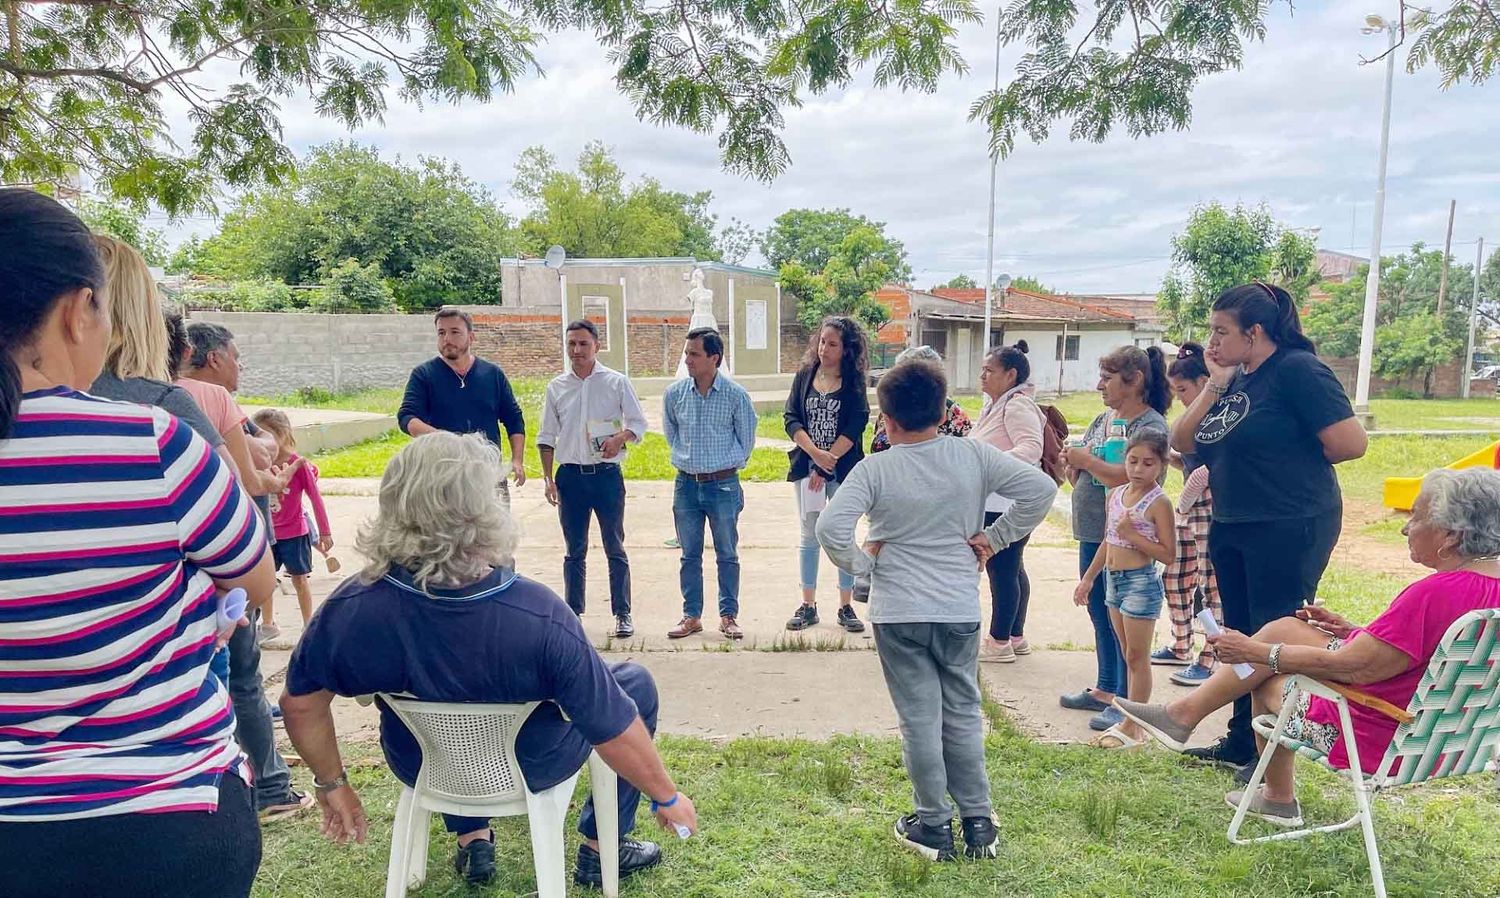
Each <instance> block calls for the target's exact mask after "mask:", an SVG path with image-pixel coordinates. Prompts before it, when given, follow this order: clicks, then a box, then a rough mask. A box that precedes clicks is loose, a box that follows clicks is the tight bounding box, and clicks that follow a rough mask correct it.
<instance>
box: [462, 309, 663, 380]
mask: <svg viewBox="0 0 1500 898" xmlns="http://www.w3.org/2000/svg"><path fill="white" fill-rule="evenodd" d="M688 321H689V316H687V315H632V316H631V317H630V322H629V324H628V327H629V328H630V334H629V343H630V375H631V376H632V377H652V376H656V375H662V374H671V373H672V372H674V371H676V370H677V361H678V359H679V358H681V356H682V343H683V340H684V339H686V337H687V332H688ZM561 327H562V322H561V320H560V319H558V317H557V316H555V315H517V314H496V315H475V316H474V332H475V343H474V352H475V353H476V354H477V355H480V356H483V357H484V358H487V359H490V360H491V361H493V362H495V363H496V364H498V365H500V366H502V367H503V368H505V371H506V373H507V374H514V375H516V376H528V375H552V374H556V373H557V372H559V371H560V370H562V342H561V337H560V336H559V334H560V328H561Z"/></svg>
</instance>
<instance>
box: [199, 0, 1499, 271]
mask: <svg viewBox="0 0 1500 898" xmlns="http://www.w3.org/2000/svg"><path fill="white" fill-rule="evenodd" d="M1367 11H1368V10H1367V9H1366V8H1365V5H1364V4H1362V3H1355V2H1353V0H1335V2H1332V3H1330V4H1329V5H1327V6H1321V7H1318V8H1316V9H1314V10H1300V11H1298V12H1297V13H1296V14H1295V16H1292V15H1289V14H1288V13H1287V12H1285V11H1284V10H1283V11H1280V12H1277V13H1275V14H1273V15H1272V19H1271V23H1270V31H1269V34H1268V37H1267V41H1266V42H1265V43H1264V44H1256V45H1252V46H1250V47H1249V48H1248V51H1247V54H1246V59H1245V65H1244V68H1243V69H1242V70H1240V71H1237V72H1228V73H1224V74H1222V75H1218V76H1215V77H1213V78H1210V79H1208V80H1207V81H1205V82H1204V83H1202V84H1201V85H1200V87H1199V90H1198V91H1197V94H1196V95H1195V98H1194V99H1195V107H1194V115H1193V122H1192V127H1191V129H1190V130H1189V131H1186V132H1182V133H1171V134H1165V135H1157V136H1153V137H1149V138H1143V139H1139V140H1132V139H1130V138H1129V137H1128V136H1126V135H1124V134H1123V133H1121V134H1120V135H1118V136H1115V137H1112V138H1111V139H1110V140H1108V141H1107V142H1105V143H1103V144H1099V145H1095V144H1087V143H1083V144H1079V143H1071V142H1069V141H1068V140H1067V139H1066V133H1067V124H1066V123H1059V124H1058V125H1057V126H1056V127H1055V128H1054V136H1053V137H1052V138H1051V139H1049V140H1047V141H1045V142H1044V143H1042V144H1041V145H1031V144H1029V143H1023V144H1021V145H1019V146H1018V147H1017V150H1016V152H1015V153H1014V154H1013V155H1012V156H1011V157H1010V158H1008V159H1006V160H1003V161H1002V163H1001V166H1000V171H999V180H998V192H999V201H998V208H997V226H996V247H997V257H998V259H999V261H998V262H997V265H999V266H1002V270H1008V271H1010V273H1012V274H1017V275H1019V274H1030V275H1033V276H1037V277H1040V278H1041V279H1043V280H1045V281H1047V282H1048V283H1050V284H1053V285H1054V286H1056V287H1058V288H1061V289H1067V290H1075V291H1080V292H1083V291H1091V290H1097V291H1105V290H1109V291H1120V292H1126V291H1148V290H1152V289H1154V288H1155V287H1156V285H1157V284H1158V283H1159V281H1160V277H1161V274H1162V272H1163V271H1164V270H1165V268H1166V266H1167V261H1166V257H1167V256H1168V255H1169V253H1170V238H1171V235H1172V234H1173V233H1174V231H1176V230H1177V229H1178V228H1180V227H1181V225H1182V223H1183V222H1184V221H1185V219H1186V217H1187V214H1188V212H1189V211H1190V209H1191V207H1192V206H1193V205H1195V204H1198V203H1205V202H1210V201H1214V200H1218V201H1221V202H1226V203H1234V202H1240V201H1243V202H1245V203H1250V204H1254V203H1260V202H1265V203H1268V204H1269V205H1270V206H1271V208H1272V211H1273V212H1274V213H1275V214H1276V215H1277V216H1278V218H1280V219H1281V220H1283V221H1285V222H1287V223H1289V224H1292V225H1295V226H1301V227H1320V228H1322V243H1323V245H1324V246H1327V247H1329V248H1337V249H1346V250H1347V249H1351V248H1352V249H1353V250H1354V251H1356V252H1359V253H1361V254H1363V253H1364V252H1366V251H1367V248H1368V239H1369V224H1370V217H1371V213H1372V207H1373V197H1374V190H1375V171H1376V156H1377V141H1378V138H1379V126H1380V121H1379V117H1380V102H1381V91H1382V88H1383V77H1384V71H1383V65H1382V64H1375V65H1361V64H1360V58H1361V54H1364V55H1366V56H1372V55H1374V54H1376V53H1378V52H1379V51H1380V49H1382V47H1381V44H1382V39H1381V38H1380V37H1379V36H1365V35H1362V34H1361V33H1360V31H1359V28H1360V25H1361V24H1362V21H1363V17H1364V14H1365V13H1366V12H1367ZM961 45H962V48H963V51H964V53H965V55H966V58H967V59H968V61H969V63H970V65H971V66H972V69H971V71H970V72H969V73H968V74H967V75H965V76H963V77H957V78H951V77H950V78H949V79H948V80H946V81H945V82H944V83H943V85H942V87H941V88H940V89H939V91H938V92H937V93H936V94H933V95H925V94H904V93H901V92H899V91H893V90H891V91H880V90H875V89H873V88H872V87H870V86H869V85H868V84H867V83H865V82H860V83H858V84H856V85H854V86H851V87H850V88H849V89H847V90H844V91H839V92H835V93H832V94H829V95H827V96H824V97H813V98H809V99H808V101H807V103H806V105H804V106H803V107H801V108H797V109H790V110H787V112H786V120H787V128H786V131H785V134H784V137H785V140H786V142H787V146H788V148H789V149H790V151H791V154H792V166H791V168H790V170H789V171H788V172H787V173H786V174H784V175H783V176H782V177H781V178H779V179H777V180H776V181H775V182H774V183H771V184H761V183H757V182H754V181H748V180H745V179H742V178H739V177H736V176H733V175H729V174H726V173H725V172H723V171H722V170H721V169H720V167H719V160H718V147H717V140H716V137H715V136H714V135H711V134H694V133H690V132H686V131H680V130H675V129H666V128H661V127H657V126H654V125H652V124H650V123H648V122H642V121H639V120H637V118H636V116H635V114H634V110H633V109H632V108H631V106H630V103H629V101H628V100H627V99H626V98H625V97H624V96H622V95H621V94H620V93H618V92H617V91H616V90H615V87H614V82H613V77H612V70H611V68H610V66H609V64H608V61H607V60H606V59H605V58H604V55H603V52H602V51H601V50H600V49H599V47H598V45H597V44H596V43H595V42H594V40H593V39H592V37H590V36H589V35H585V34H581V33H564V34H559V35H555V36H554V37H553V38H552V39H551V40H550V41H549V43H548V44H547V45H546V46H544V47H543V48H542V49H541V52H540V53H539V58H540V61H541V63H542V66H543V68H544V69H545V71H546V75H545V77H543V78H534V79H531V80H528V81H526V82H524V83H522V84H521V85H519V87H518V90H517V91H516V93H514V94H510V95H503V96H500V97H498V98H497V99H496V100H495V101H494V102H492V103H490V104H488V105H477V104H469V105H464V106H460V107H452V106H448V105H446V104H429V105H428V106H427V107H426V108H425V109H420V110H419V109H417V108H415V107H409V106H404V105H393V106H392V109H391V110H390V112H389V113H388V115H387V116H386V121H385V123H384V125H383V126H378V127H370V128H364V129H361V130H359V131H358V132H356V133H355V134H354V135H353V137H354V138H355V139H357V140H360V141H362V142H366V143H370V144H374V145H376V146H378V147H380V148H381V149H382V150H383V151H385V152H387V153H390V154H397V153H399V154H400V155H402V156H404V157H407V158H411V157H414V156H417V155H440V156H446V157H449V158H451V159H454V160H455V161H457V162H458V163H459V164H460V165H462V166H463V168H464V170H465V171H466V172H468V174H469V175H470V176H472V177H474V178H475V179H476V180H478V181H480V182H482V183H484V184H486V185H487V186H489V187H490V189H492V190H493V191H494V192H495V194H496V195H497V196H498V197H500V198H501V199H502V200H503V201H505V203H506V205H507V207H508V208H509V209H510V210H511V211H512V212H515V211H519V205H518V204H517V203H516V202H515V200H514V198H513V197H511V195H510V180H511V177H512V170H513V166H514V162H515V159H516V157H517V155H518V154H519V153H520V151H521V150H522V149H524V148H525V147H527V146H530V145H533V144H541V145H543V146H545V147H546V148H547V149H548V150H550V151H551V152H552V153H554V154H555V155H556V156H558V157H559V159H561V160H563V161H568V162H570V161H571V160H572V159H573V158H574V157H575V156H576V155H577V153H578V150H579V149H580V148H581V147H582V145H583V143H584V142H586V141H588V140H602V141H604V142H605V143H607V144H609V145H610V146H611V147H613V148H614V150H615V152H616V155H617V158H618V159H619V161H620V163H621V164H622V165H623V166H624V167H625V169H626V170H627V171H629V172H631V173H633V174H651V175H652V176H654V177H656V178H658V179H659V180H661V181H662V182H663V183H665V184H666V185H667V186H668V187H670V188H673V189H679V190H699V189H711V190H712V191H713V192H714V206H713V210H714V212H716V213H717V214H718V215H719V216H720V221H721V223H722V222H727V221H728V219H729V218H730V217H731V216H732V217H737V218H740V219H742V220H745V221H747V222H748V223H750V224H751V225H752V226H755V227H764V226H765V225H767V224H768V223H769V222H770V221H771V219H773V218H774V217H775V216H776V215H778V214H780V213H781V212H783V211H785V210H786V209H788V208H793V207H799V206H813V207H824V206H827V207H832V206H843V207H849V208H851V209H853V210H855V211H857V212H862V213H864V214H866V215H869V216H870V217H872V218H875V219H879V220H883V221H885V222H887V224H888V231H889V232H890V233H891V234H893V235H894V236H896V237H898V238H900V239H901V240H903V241H905V243H906V246H907V249H908V251H909V254H910V259H911V264H912V267H913V268H914V269H915V270H916V272H917V279H918V282H919V283H923V284H926V283H931V282H934V281H942V280H946V279H947V278H949V277H951V276H952V275H954V274H956V273H959V272H965V273H968V274H970V275H971V276H973V277H975V278H976V279H978V278H980V277H982V276H983V273H984V258H985V210H986V196H987V190H988V165H987V156H986V141H985V134H984V133H983V131H982V129H981V128H980V127H978V126H977V125H974V124H971V123H969V122H968V108H969V104H970V103H971V102H972V101H973V99H974V98H975V97H977V96H978V95H979V94H981V93H982V92H983V91H985V90H986V89H988V87H989V86H990V79H991V77H992V75H993V70H992V68H991V60H992V59H993V57H992V56H991V55H990V54H992V53H993V52H994V50H993V48H994V43H993V32H992V31H987V29H986V28H985V27H982V26H981V27H974V28H969V29H966V30H965V31H964V32H963V33H962V35H961ZM1020 52H1021V51H1020V49H1019V48H1014V47H1012V48H1007V49H1006V51H1005V53H1004V55H1003V56H1002V78H1004V77H1006V75H1007V72H1008V70H1009V69H1010V68H1011V66H1013V65H1014V63H1015V61H1016V60H1017V59H1018V58H1019V56H1020ZM1393 109H1394V111H1393V117H1392V127H1391V153H1390V165H1389V183H1388V195H1387V205H1386V216H1387V217H1386V226H1385V233H1386V237H1387V239H1386V242H1385V246H1386V248H1387V250H1388V251H1393V250H1395V249H1398V248H1401V247H1402V246H1404V245H1407V244H1409V243H1410V242H1411V241H1413V240H1424V241H1426V242H1427V243H1429V244H1440V243H1441V241H1442V237H1443V228H1444V226H1445V225H1446V217H1447V207H1448V200H1449V199H1450V198H1451V197H1457V199H1458V201H1459V208H1458V221H1457V225H1456V227H1455V231H1454V240H1455V243H1457V244H1460V245H1463V244H1467V245H1468V246H1469V247H1472V242H1473V240H1474V239H1475V238H1476V237H1478V236H1479V235H1480V234H1481V233H1483V232H1484V231H1485V230H1486V229H1488V231H1489V232H1490V237H1491V239H1492V241H1495V240H1497V239H1500V176H1497V175H1496V172H1495V158H1496V156H1495V150H1494V147H1495V145H1496V136H1497V135H1496V131H1495V123H1496V122H1497V121H1500V84H1491V85H1487V86H1484V87H1480V88H1473V87H1468V86H1458V87H1455V88H1453V89H1451V90H1448V91H1441V90H1440V89H1439V86H1438V79H1437V77H1436V75H1435V74H1434V73H1432V72H1430V71H1426V72H1420V73H1418V74H1416V75H1407V74H1406V73H1405V72H1404V71H1402V70H1401V68H1400V67H1399V65H1398V70H1397V75H1396V84H1395V98H1394V107H1393ZM284 112H285V117H284V125H285V128H286V137H287V139H288V141H289V142H290V143H291V144H292V145H293V146H294V147H295V148H297V149H298V150H302V149H305V148H306V147H308V146H311V145H314V144H317V143H320V142H323V141H327V140H332V139H337V138H341V137H346V136H348V135H347V134H346V133H345V132H344V131H343V130H342V129H341V128H340V127H339V126H338V125H337V124H336V123H333V122H331V121H329V120H326V119H320V118H318V117H317V116H316V115H315V114H314V113H313V111H312V108H311V105H310V104H309V103H308V102H306V101H305V100H296V101H289V102H287V103H286V104H285V107H284ZM1351 219H1352V225H1351ZM209 228H211V223H208V222H201V221H195V222H189V223H186V225H185V226H182V227H179V229H178V231H179V233H180V232H182V231H183V230H195V231H199V232H201V231H204V230H207V229H209ZM1469 255H1472V249H1470V250H1469V251H1468V252H1467V253H1465V252H1464V251H1463V250H1462V249H1461V248H1455V256H1457V257H1458V258H1459V259H1460V260H1465V259H1467V258H1468V256H1469Z"/></svg>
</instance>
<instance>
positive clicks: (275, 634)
mask: <svg viewBox="0 0 1500 898" xmlns="http://www.w3.org/2000/svg"><path fill="white" fill-rule="evenodd" d="M280 638H281V628H280V627H278V626H276V625H275V624H261V625H260V632H258V633H257V634H256V635H255V641H256V642H257V643H258V644H260V645H265V644H266V643H268V642H270V641H272V640H274V639H280Z"/></svg>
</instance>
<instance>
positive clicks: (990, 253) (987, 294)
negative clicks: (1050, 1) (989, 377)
mask: <svg viewBox="0 0 1500 898" xmlns="http://www.w3.org/2000/svg"><path fill="white" fill-rule="evenodd" d="M1000 47H1001V42H1000V9H999V8H998V7H997V8H996V9H995V93H997V94H998V93H999V92H1000ZM999 169H1000V154H999V153H997V152H995V150H994V149H993V148H991V149H990V217H989V239H988V240H987V242H986V244H985V245H986V247H987V249H986V250H985V255H984V343H983V349H981V350H980V353H979V357H980V358H981V359H982V358H986V357H988V356H989V354H990V327H991V326H992V324H993V318H994V312H993V311H992V310H993V309H994V306H995V176H996V175H997V174H998V173H999Z"/></svg>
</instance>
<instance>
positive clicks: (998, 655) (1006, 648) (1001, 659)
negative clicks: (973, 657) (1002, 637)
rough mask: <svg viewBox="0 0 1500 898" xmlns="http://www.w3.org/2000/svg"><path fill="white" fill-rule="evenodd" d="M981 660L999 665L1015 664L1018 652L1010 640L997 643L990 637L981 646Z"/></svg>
mask: <svg viewBox="0 0 1500 898" xmlns="http://www.w3.org/2000/svg"><path fill="white" fill-rule="evenodd" d="M979 660H980V661H988V662H994V663H997V664H1014V663H1015V660H1016V650H1015V648H1013V647H1012V646H1011V644H1010V641H1009V640H1006V641H1005V642H996V641H995V640H993V639H991V638H990V637H988V636H986V637H984V642H982V643H980V644H979Z"/></svg>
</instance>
